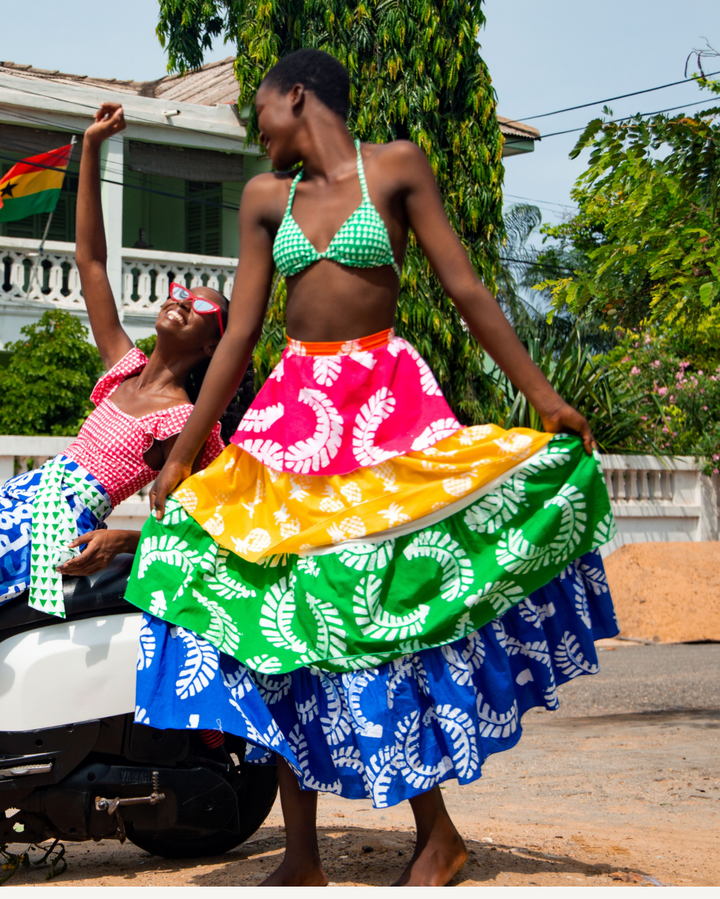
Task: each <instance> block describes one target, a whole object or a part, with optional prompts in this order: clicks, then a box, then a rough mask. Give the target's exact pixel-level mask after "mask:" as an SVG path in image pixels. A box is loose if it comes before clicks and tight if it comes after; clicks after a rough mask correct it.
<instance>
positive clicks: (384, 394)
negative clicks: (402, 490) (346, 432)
mask: <svg viewBox="0 0 720 899" xmlns="http://www.w3.org/2000/svg"><path fill="white" fill-rule="evenodd" d="M395 405H396V403H395V397H394V396H393V395H392V393H391V392H390V391H389V390H388V389H387V387H381V388H380V389H379V390H376V391H375V393H374V394H373V395H372V396H371V397H370V399H369V400H368V401H367V402H366V403H364V404H363V406H362V407H361V409H360V411H359V412H358V414H357V416H356V417H355V426H354V428H353V454H354V455H355V459H356V460H357V462H358V464H359V465H361V466H362V467H364V468H370V467H372V466H373V465H380V464H381V463H383V462H386V461H387V460H388V459H390V458H392V457H393V456H395V455H397V454H396V453H389V452H386V451H385V450H381V449H379V448H378V447H377V446H375V435H376V434H377V431H378V428H379V427H380V425H381V424H382V423H383V422H384V421H386V420H387V419H388V418H389V417H390V416H391V415H392V413H393V412H394V411H395Z"/></svg>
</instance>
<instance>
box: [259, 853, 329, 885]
mask: <svg viewBox="0 0 720 899" xmlns="http://www.w3.org/2000/svg"><path fill="white" fill-rule="evenodd" d="M327 883H328V879H327V877H326V875H325V872H324V871H323V869H322V865H321V864H320V859H319V858H317V859H312V860H309V859H300V858H298V859H289V858H288V857H287V855H286V856H285V858H284V859H283V860H282V862H281V863H280V866H279V867H278V868H276V869H275V870H274V871H273V872H272V874H271V875H270V876H269V877H266V878H265V880H263V882H262V883H261V884H260V886H261V887H326V886H327Z"/></svg>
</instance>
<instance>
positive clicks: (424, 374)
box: [388, 337, 442, 396]
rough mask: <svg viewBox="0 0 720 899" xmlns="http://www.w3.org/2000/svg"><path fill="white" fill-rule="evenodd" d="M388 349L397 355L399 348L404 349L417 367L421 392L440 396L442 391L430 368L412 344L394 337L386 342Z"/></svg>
mask: <svg viewBox="0 0 720 899" xmlns="http://www.w3.org/2000/svg"><path fill="white" fill-rule="evenodd" d="M388 350H389V351H390V353H391V354H392V355H393V356H397V355H398V353H400V351H401V350H404V351H405V352H406V353H407V354H408V355H409V356H410V358H411V359H412V360H413V361H414V362H415V364H416V365H417V367H418V371H419V372H420V386H421V387H422V391H423V393H425V394H427V396H442V391H441V390H440V388H439V387H438V383H437V381H436V380H435V375H434V374H433V373H432V369H431V368H430V366H429V365H428V364H427V362H426V361H425V360H424V359H423V357H422V356H421V355H420V353H418V351H417V350H416V349H415V347H414V346H413V345H412V344H410V343H408V342H407V340H403V339H402V337H396V338H395V339H394V340H391V341H390V343H389V344H388Z"/></svg>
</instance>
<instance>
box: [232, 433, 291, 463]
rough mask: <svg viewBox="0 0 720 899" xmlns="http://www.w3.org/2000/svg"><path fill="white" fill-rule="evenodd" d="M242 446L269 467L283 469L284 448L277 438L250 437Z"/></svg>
mask: <svg viewBox="0 0 720 899" xmlns="http://www.w3.org/2000/svg"><path fill="white" fill-rule="evenodd" d="M240 446H241V448H242V449H244V450H245V452H246V453H250V455H251V456H254V457H255V458H256V459H257V460H258V462H261V463H262V464H263V465H266V466H267V467H268V468H272V469H273V470H274V471H282V470H283V448H282V446H281V445H280V444H279V443H278V442H277V441H276V440H262V439H261V438H260V437H257V438H256V439H255V440H253V439H252V438H250V437H248V439H247V440H243V442H242V443H241V444H240Z"/></svg>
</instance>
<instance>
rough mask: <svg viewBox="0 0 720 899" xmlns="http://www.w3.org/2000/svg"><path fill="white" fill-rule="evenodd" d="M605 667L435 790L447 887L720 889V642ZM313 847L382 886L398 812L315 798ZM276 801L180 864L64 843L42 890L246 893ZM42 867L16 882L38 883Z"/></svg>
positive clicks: (402, 816) (267, 841)
mask: <svg viewBox="0 0 720 899" xmlns="http://www.w3.org/2000/svg"><path fill="white" fill-rule="evenodd" d="M600 661H601V666H602V670H601V673H600V674H598V675H596V676H595V677H582V678H578V679H577V680H576V681H573V682H572V683H570V684H567V685H566V686H565V687H563V688H562V695H561V701H562V706H561V709H560V710H559V711H558V712H553V713H548V712H544V711H542V712H540V711H532V712H530V713H528V714H527V715H526V716H525V718H524V719H523V729H524V734H523V737H522V739H521V740H520V742H519V744H518V745H517V746H516V747H515V748H514V749H512V750H510V751H508V752H504V753H500V754H499V755H494V756H491V757H490V758H489V759H487V761H486V763H485V765H484V766H483V777H482V778H481V779H480V780H477V781H475V782H474V783H472V784H470V785H468V786H464V787H460V786H458V785H457V783H455V782H453V781H450V782H448V783H447V784H446V785H445V786H444V787H443V796H444V797H445V800H446V803H447V805H448V808H449V809H450V811H451V814H452V815H453V818H454V819H455V821H456V823H457V825H458V828H459V829H460V831H461V833H462V834H463V836H464V838H465V840H466V844H467V846H468V849H469V852H470V857H469V860H468V862H467V864H466V865H465V867H464V868H463V869H462V871H461V872H460V874H459V875H458V876H457V877H456V879H455V881H454V883H455V884H456V885H458V886H478V885H483V886H487V885H502V886H514V885H515V886H517V885H526V884H528V885H529V884H532V885H543V886H581V885H593V886H601V885H607V886H611V885H619V886H624V885H628V884H638V885H645V886H648V885H655V886H657V885H662V884H677V885H718V884H720V780H719V778H718V767H719V763H718V759H720V678H718V672H719V671H720V645H697V646H637V645H628V644H621V645H619V646H617V647H616V648H610V649H604V650H603V651H602V652H601V655H600ZM318 823H319V830H320V847H321V853H322V856H323V859H324V863H325V867H326V871H327V874H328V876H329V878H330V880H331V882H332V883H334V884H337V885H338V886H350V885H381V884H388V883H391V882H392V881H393V880H394V879H395V878H396V877H398V876H399V874H400V872H401V871H402V869H403V867H404V866H405V864H406V863H407V860H408V857H409V854H410V853H411V852H412V839H413V837H412V831H413V826H412V815H411V812H410V809H409V807H408V804H407V803H402V804H401V805H399V806H395V807H394V808H392V809H384V810H376V809H373V808H372V806H371V804H370V803H369V802H367V801H364V800H356V801H350V800H342V799H338V798H337V797H334V796H331V795H328V794H325V795H323V796H321V797H320V802H319V816H318ZM283 847H284V832H283V830H282V815H281V812H280V808H279V804H278V805H277V806H276V807H275V808H274V809H273V811H272V812H271V814H270V817H269V818H268V820H267V822H266V824H265V826H264V827H263V828H261V830H260V831H258V833H257V834H256V835H255V836H254V837H253V838H252V840H251V841H249V842H248V843H246V844H244V845H243V846H241V847H239V848H238V849H236V850H234V851H232V852H229V853H227V855H224V856H221V857H219V858H215V859H204V860H198V861H187V862H177V861H169V860H165V859H160V858H157V857H155V856H150V855H148V854H147V853H145V852H143V851H142V850H140V849H137V848H136V847H134V846H132V845H131V844H129V843H127V844H125V845H124V846H118V845H117V844H113V843H110V842H106V843H101V844H99V845H95V844H87V843H81V844H76V845H68V849H67V857H68V862H69V867H68V870H67V872H66V873H65V874H64V875H62V876H61V877H59V878H57V879H56V880H54V881H51V882H50V884H49V885H50V886H53V885H57V886H75V885H76V886H95V885H101V886H186V885H187V886H235V885H241V884H247V885H251V884H257V883H258V882H259V881H260V880H262V878H263V877H264V876H266V875H267V874H268V873H269V872H270V871H271V870H273V868H274V867H276V865H277V864H278V862H279V861H280V859H281V858H282V854H283ZM44 877H45V872H44V871H43V870H42V869H37V868H36V869H32V870H30V871H27V872H26V871H22V872H20V873H19V874H18V875H17V877H16V878H15V879H14V881H13V883H16V884H18V885H21V884H37V885H42V884H44Z"/></svg>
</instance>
